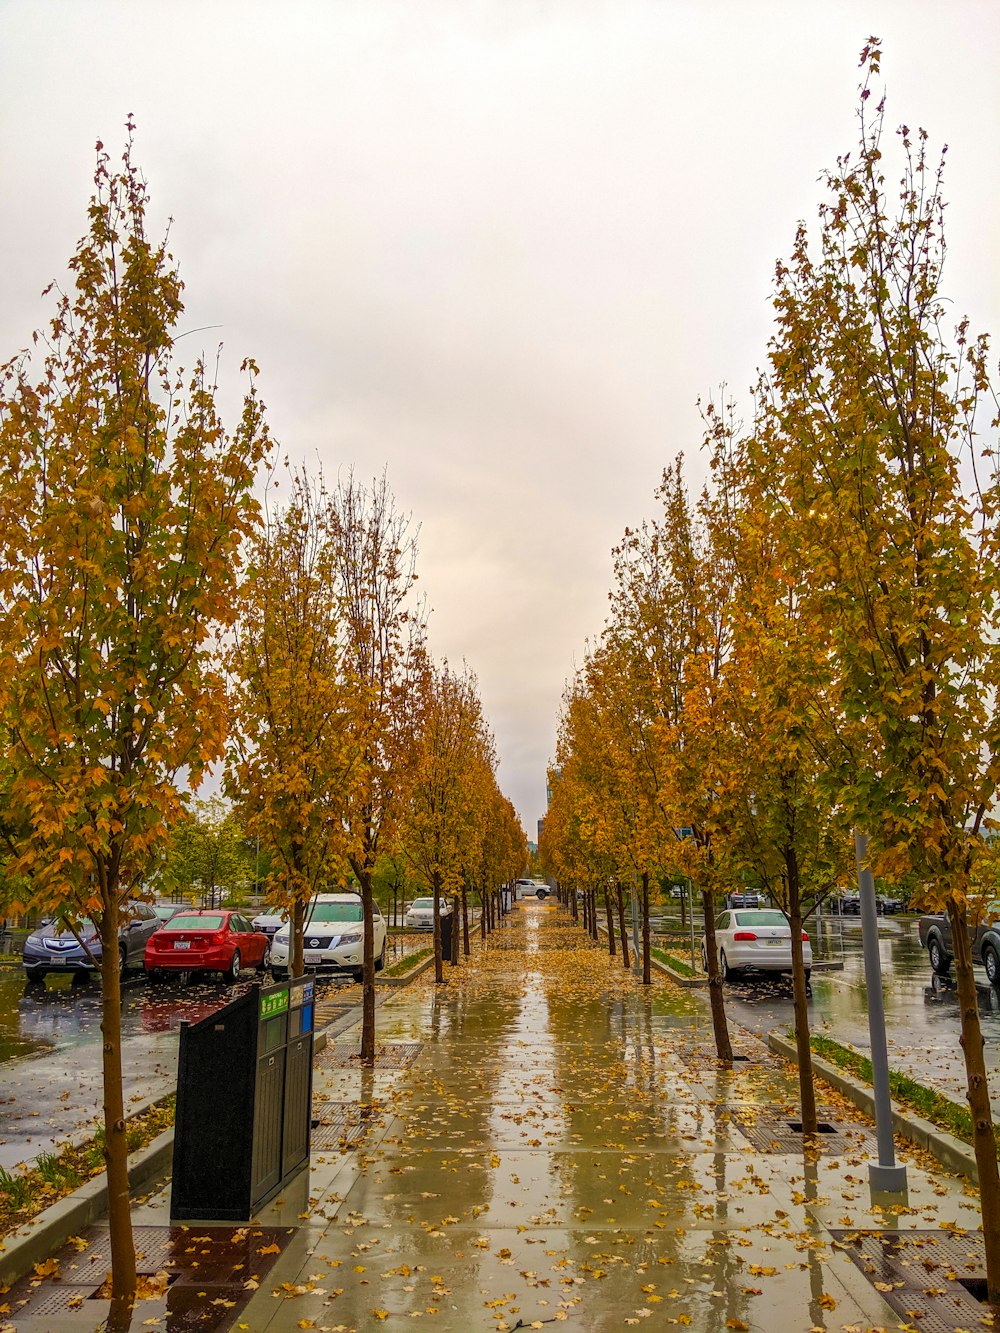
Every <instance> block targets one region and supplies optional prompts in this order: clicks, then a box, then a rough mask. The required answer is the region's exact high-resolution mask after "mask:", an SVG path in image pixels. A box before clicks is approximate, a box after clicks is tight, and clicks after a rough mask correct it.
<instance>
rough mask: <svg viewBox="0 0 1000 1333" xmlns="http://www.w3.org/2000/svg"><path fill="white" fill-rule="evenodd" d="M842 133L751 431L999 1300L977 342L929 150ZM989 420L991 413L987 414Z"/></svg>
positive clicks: (994, 688) (985, 538)
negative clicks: (964, 1079)
mask: <svg viewBox="0 0 1000 1333" xmlns="http://www.w3.org/2000/svg"><path fill="white" fill-rule="evenodd" d="M880 58H881V53H880V50H879V43H878V40H877V39H875V38H872V39H870V40H869V42H868V44H867V45H866V47H865V49H864V51H863V52H862V66H863V68H864V81H863V85H862V89H861V102H860V109H859V128H860V142H859V145H858V149H857V151H856V152H855V153H853V154H852V155H851V156H845V157H843V158H841V159H839V160H838V162H837V166H836V168H835V170H833V171H831V172H829V173H828V174H827V176H826V185H827V189H828V197H827V200H826V202H825V203H824V204H823V206H822V208H821V210H820V231H819V236H818V242H817V244H816V245H815V246H814V245H812V244H811V242H810V237H809V233H808V230H807V228H806V226H805V224H801V225H800V227H799V229H798V233H797V235H796V239H795V245H794V248H793V250H792V254H791V257H790V258H789V259H788V260H787V261H786V262H782V263H779V265H778V267H777V273H776V280H775V293H774V305H775V311H776V315H775V330H774V335H773V338H772V341H771V345H770V349H769V360H770V370H769V373H768V377H767V381H766V382H765V384H764V385H763V386H762V390H761V399H762V404H763V407H765V408H766V413H765V412H763V411H762V413H761V417H762V420H761V422H760V424H759V426H758V429H757V431H756V435H757V437H758V450H759V467H760V471H761V474H762V476H766V477H768V478H769V479H770V482H771V489H770V496H771V501H772V503H773V505H774V507H775V509H776V510H779V511H780V513H781V514H782V515H783V516H784V519H785V521H786V523H788V524H789V527H790V528H792V529H793V530H794V537H795V546H794V549H795V551H796V552H797V553H798V567H797V570H796V575H797V579H798V581H799V585H800V586H801V587H802V589H803V595H804V597H805V598H806V599H807V609H808V613H809V614H811V615H812V616H813V617H814V618H815V621H816V622H817V623H822V624H823V625H825V626H827V627H829V631H830V635H831V651H832V660H833V684H832V692H831V697H832V709H831V716H832V717H833V719H834V720H835V722H836V738H837V743H836V745H833V746H831V749H830V754H829V764H828V768H829V773H830V779H831V788H832V796H833V798H834V799H835V800H836V801H837V802H838V803H839V804H840V805H841V806H842V808H843V809H844V811H845V813H846V814H847V816H848V817H849V818H850V819H852V820H853V821H854V822H855V823H856V825H858V826H860V827H862V828H863V829H864V830H866V832H867V833H868V834H869V835H870V839H871V849H870V854H871V859H872V865H873V869H874V870H875V873H877V874H881V875H883V876H886V877H889V876H892V875H894V874H899V873H904V872H905V873H915V874H916V875H917V876H918V877H919V879H920V880H922V882H923V884H924V886H925V889H924V897H925V901H926V902H927V903H928V904H929V905H932V906H936V907H938V908H940V909H943V910H944V911H946V912H947V914H948V916H949V918H950V921H951V925H952V930H953V935H954V940H955V967H956V979H957V985H958V993H959V1006H960V1013H961V1026H962V1038H961V1043H962V1049H963V1053H964V1057H965V1062H966V1070H967V1076H968V1101H969V1107H970V1111H971V1116H972V1123H973V1142H974V1147H975V1153H976V1163H977V1168H978V1176H979V1187H980V1193H981V1199H982V1219H983V1235H984V1241H985V1249H986V1261H987V1280H988V1288H989V1296H990V1300H991V1303H993V1305H994V1307H995V1308H1000V1178H998V1169H997V1152H996V1142H995V1139H994V1135H993V1125H992V1113H991V1107H990V1097H989V1087H988V1080H987V1074H986V1069H985V1064H984V1060H983V1039H982V1033H981V1030H980V1025H979V1017H978V1009H977V1004H976V992H975V983H974V979H973V973H972V959H971V955H970V949H969V939H970V931H969V925H970V922H971V920H972V917H973V914H974V912H975V907H976V905H975V902H974V895H973V886H974V884H975V879H976V873H977V865H978V863H979V861H980V860H981V859H982V858H983V856H984V853H985V851H986V839H985V834H986V832H987V830H988V829H989V827H990V821H989V816H988V812H989V810H990V809H991V807H992V805H993V802H994V800H995V796H996V785H997V775H998V773H1000V758H998V756H1000V712H998V708H997V699H998V684H1000V637H998V635H997V632H996V624H995V616H996V610H997V606H998V604H1000V603H998V598H1000V586H998V579H1000V573H998V570H1000V560H998V555H1000V551H998V544H1000V536H998V522H997V517H998V503H1000V468H998V463H1000V454H998V442H997V438H996V434H995V429H994V433H993V434H991V435H990V436H989V437H988V438H987V437H984V435H983V434H982V433H977V431H978V432H982V431H983V430H984V428H985V417H986V416H987V415H988V413H987V412H986V411H984V410H983V400H984V399H985V400H986V401H987V403H989V404H994V405H995V401H996V400H995V396H994V394H993V391H992V389H991V387H990V382H989V374H988V345H987V340H986V338H985V337H973V336H972V334H971V333H970V331H969V327H968V323H967V322H966V321H961V322H960V323H958V325H957V328H955V330H954V332H953V333H951V334H949V333H948V332H947V320H948V313H947V307H946V304H945V300H944V296H943V292H942V273H943V266H944V260H945V254H946V247H945V239H944V212H945V201H944V196H943V161H944V157H943V154H942V156H941V158H940V159H939V160H938V161H937V162H934V161H933V160H932V159H930V158H929V156H928V141H927V135H926V133H925V132H924V131H923V130H920V131H918V132H917V133H916V134H915V135H914V134H912V133H911V131H910V130H909V128H908V127H906V126H902V127H901V128H900V129H899V131H898V133H897V136H896V139H897V146H896V152H895V156H896V157H897V159H898V160H899V162H900V167H899V168H898V170H899V178H898V186H897V187H895V190H893V189H891V188H890V187H888V186H887V184H886V167H885V161H886V159H887V158H888V157H889V149H890V147H891V143H889V142H887V141H886V140H887V135H886V130H885V103H884V98H883V99H882V100H880V101H879V102H878V105H877V107H876V109H875V111H874V113H873V112H872V111H871V109H870V104H869V97H870V93H871V90H872V84H873V82H874V81H875V78H876V77H877V75H878V73H879V65H880ZM995 425H996V423H995V422H994V428H995Z"/></svg>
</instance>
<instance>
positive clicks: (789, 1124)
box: [716, 1104, 874, 1155]
mask: <svg viewBox="0 0 1000 1333" xmlns="http://www.w3.org/2000/svg"><path fill="white" fill-rule="evenodd" d="M716 1110H717V1113H723V1114H725V1115H727V1116H728V1118H729V1120H730V1122H731V1124H732V1126H733V1128H734V1129H738V1130H739V1132H740V1133H741V1134H742V1135H743V1137H744V1138H746V1139H748V1140H749V1141H750V1142H751V1143H752V1144H753V1146H754V1147H755V1148H756V1149H757V1151H758V1152H762V1153H800V1152H802V1151H803V1149H804V1148H805V1147H807V1146H808V1147H809V1148H810V1150H811V1151H813V1152H820V1153H837V1154H840V1155H844V1154H846V1153H849V1152H851V1151H855V1152H856V1151H857V1150H858V1149H860V1148H870V1147H871V1146H872V1145H873V1144H874V1138H873V1136H872V1134H871V1131H870V1130H869V1129H867V1128H866V1127H865V1126H863V1125H849V1126H845V1125H844V1124H843V1123H841V1122H838V1121H837V1119H836V1118H835V1116H834V1114H833V1113H832V1112H830V1111H828V1110H826V1109H825V1108H823V1107H817V1112H816V1114H817V1119H818V1121H819V1127H820V1132H819V1133H818V1134H817V1135H816V1137H815V1139H813V1140H812V1142H811V1143H809V1142H808V1140H807V1139H806V1137H805V1136H804V1135H803V1134H802V1130H801V1121H800V1120H799V1118H798V1117H797V1116H796V1115H795V1114H794V1113H792V1114H790V1115H788V1116H782V1115H779V1114H777V1113H776V1112H775V1111H773V1110H772V1109H770V1108H764V1107H759V1106H750V1105H747V1104H740V1105H728V1106H719V1107H717V1108H716Z"/></svg>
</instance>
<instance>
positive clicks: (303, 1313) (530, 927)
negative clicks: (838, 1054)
mask: <svg viewBox="0 0 1000 1333" xmlns="http://www.w3.org/2000/svg"><path fill="white" fill-rule="evenodd" d="M446 976H447V977H448V984H447V985H446V986H444V987H435V986H434V984H433V982H432V981H427V982H426V983H422V984H418V985H417V986H415V987H414V988H411V990H410V991H409V992H407V993H405V994H403V995H400V996H396V997H394V998H393V1000H392V1001H391V1002H390V1003H389V1004H388V1005H386V1007H385V1008H384V1009H383V1011H382V1013H381V1016H380V1029H379V1039H380V1041H382V1042H384V1043H385V1044H386V1045H388V1046H391V1045H392V1044H394V1043H407V1044H408V1043H413V1042H418V1041H419V1042H422V1043H423V1050H422V1051H421V1052H420V1054H419V1055H418V1056H417V1057H416V1058H415V1060H414V1061H413V1063H412V1064H411V1065H409V1067H408V1068H407V1067H403V1068H399V1067H397V1066H399V1065H403V1066H406V1064H407V1061H406V1060H401V1061H385V1062H383V1064H382V1065H381V1066H380V1065H379V1064H378V1063H376V1067H375V1069H374V1070H367V1071H365V1070H361V1069H359V1068H358V1067H357V1066H356V1065H355V1066H354V1067H345V1062H343V1061H341V1062H340V1063H339V1064H338V1065H337V1066H336V1067H332V1066H328V1067H325V1068H322V1067H318V1068H317V1071H316V1093H317V1097H318V1098H319V1103H318V1104H319V1105H322V1104H323V1102H324V1099H325V1101H326V1104H327V1105H328V1106H329V1107H330V1108H331V1113H332V1112H333V1110H334V1108H336V1111H337V1113H338V1114H341V1115H344V1114H346V1111H345V1107H346V1106H347V1105H349V1104H351V1103H352V1102H353V1103H354V1104H355V1105H359V1106H360V1107H361V1108H364V1109H365V1110H366V1111H367V1113H368V1115H367V1122H366V1123H367V1125H368V1132H367V1135H366V1137H365V1138H364V1139H363V1141H362V1145H361V1148H360V1149H359V1150H356V1151H352V1150H351V1145H350V1144H346V1143H345V1144H343V1145H342V1146H343V1148H344V1149H345V1150H343V1151H341V1150H337V1149H331V1150H328V1151H320V1152H318V1153H314V1156H313V1159H312V1170H311V1177H310V1180H309V1182H308V1197H307V1198H306V1197H305V1194H304V1191H303V1195H301V1196H298V1195H296V1194H295V1192H294V1191H288V1197H287V1198H286V1199H285V1201H284V1203H283V1205H282V1206H281V1207H279V1208H276V1209H275V1210H274V1211H273V1212H266V1213H265V1214H264V1215H263V1216H262V1218H261V1220H262V1221H265V1222H268V1223H270V1224H280V1223H281V1222H283V1221H288V1220H289V1219H290V1218H291V1217H293V1216H295V1217H300V1226H301V1230H300V1232H299V1234H298V1235H297V1236H296V1237H295V1238H294V1239H293V1241H292V1243H291V1244H290V1245H289V1248H288V1251H287V1252H286V1254H285V1255H284V1256H283V1257H282V1260H281V1261H280V1263H279V1264H278V1265H277V1266H276V1269H275V1273H274V1280H273V1281H272V1282H271V1283H270V1284H268V1286H269V1287H270V1290H262V1291H261V1292H260V1293H258V1295H257V1296H256V1297H255V1298H254V1301H253V1302H252V1304H251V1305H250V1306H249V1307H248V1308H247V1310H246V1312H245V1314H244V1320H243V1322H245V1323H247V1324H249V1326H250V1327H252V1328H254V1329H258V1328H260V1329H264V1328H266V1329H269V1330H272V1331H273V1333H278V1330H286V1329H293V1328H295V1327H311V1326H315V1327H319V1328H348V1329H357V1328H364V1329H369V1328H373V1327H376V1326H380V1324H381V1322H383V1321H388V1322H389V1324H390V1326H392V1324H393V1323H397V1324H398V1322H399V1321H400V1320H401V1319H404V1318H405V1319H407V1320H409V1319H412V1318H414V1317H419V1316H423V1317H426V1318H427V1319H428V1320H429V1322H430V1326H431V1327H433V1328H436V1329H439V1330H445V1329H447V1330H455V1331H456V1333H458V1331H461V1333H468V1331H469V1330H478V1329H497V1330H501V1333H502V1331H503V1330H513V1329H515V1328H518V1327H520V1328H525V1327H537V1326H540V1325H543V1324H548V1323H552V1322H555V1321H558V1322H560V1323H564V1324H565V1325H566V1327H567V1328H570V1329H579V1330H584V1329H586V1330H604V1329H612V1328H614V1329H620V1328H622V1327H623V1326H624V1325H628V1324H636V1325H641V1324H642V1322H643V1321H644V1320H646V1319H649V1320H650V1324H649V1327H655V1328H659V1327H664V1326H666V1325H667V1324H668V1323H670V1324H680V1325H689V1326H691V1327H693V1328H696V1329H699V1330H710V1331H711V1333H716V1331H718V1333H723V1331H724V1330H726V1329H740V1328H742V1329H748V1328H753V1329H761V1328H767V1329H772V1330H775V1329H781V1330H785V1329H788V1330H798V1329H808V1328H810V1327H812V1328H816V1329H831V1330H832V1329H841V1328H842V1327H845V1326H851V1325H853V1324H855V1323H858V1324H860V1325H861V1326H863V1327H871V1326H872V1325H873V1324H876V1325H882V1324H884V1325H885V1326H893V1325H894V1322H895V1321H894V1320H893V1316H892V1315H891V1313H890V1311H889V1310H888V1309H887V1307H886V1306H885V1305H884V1304H883V1302H882V1299H881V1297H880V1295H879V1293H878V1292H877V1291H876V1290H875V1289H874V1288H873V1287H872V1286H870V1285H869V1284H868V1283H867V1282H866V1281H865V1280H864V1278H863V1276H862V1275H861V1274H859V1273H858V1271H857V1269H856V1268H855V1267H854V1265H853V1264H852V1263H851V1262H850V1260H849V1259H848V1258H847V1257H846V1256H845V1255H843V1254H841V1253H839V1252H837V1251H836V1250H835V1249H834V1248H833V1246H832V1245H831V1242H830V1238H829V1235H828V1234H827V1232H826V1230H825V1228H826V1226H828V1225H843V1226H848V1225H858V1226H861V1225H866V1226H872V1225H875V1226H879V1225H884V1224H885V1220H886V1217H887V1214H885V1213H881V1212H874V1211H873V1208H872V1199H871V1197H870V1195H869V1192H868V1189H867V1186H866V1181H867V1163H868V1145H869V1143H870V1138H869V1137H868V1135H867V1134H866V1133H865V1132H864V1130H863V1129H862V1128H861V1127H860V1125H859V1122H860V1117H858V1116H857V1115H856V1113H855V1112H854V1111H853V1109H851V1108H848V1107H847V1106H844V1105H840V1104H839V1103H838V1102H837V1101H836V1099H835V1098H834V1099H833V1100H832V1101H831V1102H830V1103H829V1105H828V1106H827V1107H825V1108H824V1113H825V1114H828V1115H829V1117H830V1119H831V1120H832V1121H833V1122H835V1128H836V1129H837V1130H838V1131H839V1132H840V1134H841V1136H842V1137H841V1138H839V1139H838V1144H837V1147H838V1151H837V1152H836V1153H835V1154H834V1153H827V1154H823V1155H815V1154H808V1155H806V1154H804V1153H803V1152H802V1150H801V1147H799V1148H798V1150H797V1151H789V1150H788V1147H787V1145H784V1146H783V1145H778V1147H779V1149H781V1150H780V1151H772V1148H771V1147H768V1146H767V1145H765V1147H766V1149H767V1150H765V1151H761V1149H760V1148H759V1147H757V1146H754V1144H753V1143H751V1141H750V1139H749V1138H748V1136H747V1133H745V1132H743V1131H742V1130H741V1128H740V1121H741V1119H742V1120H743V1123H744V1126H745V1127H748V1126H754V1127H764V1126H765V1124H772V1125H774V1126H779V1125H781V1126H782V1127H783V1133H784V1134H786V1135H787V1136H789V1141H790V1142H791V1141H793V1140H794V1134H792V1133H791V1131H790V1129H789V1127H788V1124H787V1122H788V1121H794V1120H795V1117H796V1114H797V1109H798V1103H797V1085H796V1084H795V1082H793V1081H792V1079H791V1077H790V1075H789V1073H788V1071H787V1067H786V1066H783V1065H781V1064H779V1063H778V1062H776V1061H773V1060H772V1059H771V1058H770V1057H769V1056H768V1055H767V1054H766V1052H764V1051H763V1049H762V1047H761V1046H760V1044H759V1043H756V1042H753V1041H752V1040H751V1039H744V1044H748V1049H749V1048H752V1050H753V1053H754V1058H753V1059H752V1060H749V1061H744V1062H742V1063H741V1064H738V1065H737V1066H736V1067H734V1068H733V1069H732V1070H728V1069H723V1068H720V1067H719V1066H718V1065H717V1062H716V1061H715V1060H714V1058H713V1048H712V1043H711V1035H710V1030H709V1028H708V1026H707V1018H706V1009H705V1005H704V1001H703V999H702V998H701V997H699V996H696V995H692V994H690V993H689V992H684V991H680V990H677V989H674V988H669V987H668V985H667V984H666V983H663V984H657V985H655V986H654V987H652V988H649V989H646V990H643V988H642V987H641V986H640V985H638V984H637V983H636V981H635V980H634V979H633V978H632V977H631V975H625V974H623V972H622V970H621V968H620V965H617V966H616V964H615V963H614V962H609V960H608V957H607V954H606V952H605V951H604V950H602V949H600V948H598V947H596V946H593V945H592V944H591V943H590V942H589V940H587V939H586V937H584V936H583V934H582V932H581V931H580V930H579V929H578V928H576V927H573V926H572V925H571V924H569V923H568V922H567V920H566V919H565V918H564V917H562V916H561V915H560V913H559V911H558V909H557V908H556V907H554V906H553V905H550V904H545V905H534V904H524V905H523V906H522V907H521V908H520V909H519V910H518V911H517V912H516V914H515V917H514V919H513V922H512V923H509V924H508V925H507V926H506V927H505V928H504V929H502V930H501V932H500V933H499V935H498V936H497V937H495V938H494V939H493V940H492V941H491V942H490V945H489V946H488V947H487V949H486V950H485V952H483V953H482V954H481V955H480V956H479V957H478V958H477V959H476V960H474V961H473V964H472V966H469V965H463V966H462V967H460V968H459V969H458V970H457V971H456V972H448V971H446ZM340 1040H343V1038H341V1039H340ZM768 1117H772V1119H771V1120H768ZM775 1132H776V1131H775ZM771 1137H772V1138H773V1137H774V1134H772V1135H771ZM772 1146H773V1145H772ZM974 1208H975V1205H974V1203H971V1202H970V1201H969V1199H968V1198H967V1197H966V1195H965V1192H964V1186H963V1185H962V1184H961V1183H958V1182H955V1181H953V1180H950V1179H944V1178H939V1177H936V1176H935V1177H928V1176H926V1175H925V1174H924V1173H923V1172H922V1171H920V1170H919V1169H917V1168H914V1169H913V1171H912V1174H911V1184H910V1194H909V1198H908V1201H907V1208H906V1210H904V1212H905V1216H906V1217H911V1216H912V1217H913V1218H914V1219H915V1222H916V1223H919V1224H920V1225H923V1226H925V1227H927V1226H936V1225H938V1224H939V1222H946V1221H950V1222H951V1223H953V1224H960V1223H965V1224H967V1225H968V1224H971V1225H975V1222H976V1216H975V1213H974V1211H969V1210H974ZM293 1210H300V1212H301V1214H302V1215H301V1216H300V1212H293ZM888 1218H889V1220H890V1221H891V1223H892V1224H893V1225H897V1224H900V1222H901V1220H902V1219H901V1218H899V1217H897V1216H894V1215H892V1214H889V1215H888ZM282 1284H284V1285H282ZM331 1288H332V1290H331ZM289 1291H294V1293H295V1295H294V1297H293V1298H292V1299H288V1293H289ZM300 1321H313V1322H312V1323H310V1322H300Z"/></svg>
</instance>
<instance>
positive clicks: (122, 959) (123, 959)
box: [118, 945, 128, 981]
mask: <svg viewBox="0 0 1000 1333" xmlns="http://www.w3.org/2000/svg"><path fill="white" fill-rule="evenodd" d="M127 971H128V955H127V954H126V953H125V946H124V945H121V946H120V948H119V950H118V980H119V981H124V980H125V973H126V972H127Z"/></svg>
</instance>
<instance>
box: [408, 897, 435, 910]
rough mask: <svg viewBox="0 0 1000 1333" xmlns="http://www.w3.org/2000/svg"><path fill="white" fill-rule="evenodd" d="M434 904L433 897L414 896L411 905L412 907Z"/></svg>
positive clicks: (431, 905)
mask: <svg viewBox="0 0 1000 1333" xmlns="http://www.w3.org/2000/svg"><path fill="white" fill-rule="evenodd" d="M433 906H434V899H433V898H414V900H413V902H412V903H410V907H411V908H413V907H433Z"/></svg>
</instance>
